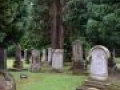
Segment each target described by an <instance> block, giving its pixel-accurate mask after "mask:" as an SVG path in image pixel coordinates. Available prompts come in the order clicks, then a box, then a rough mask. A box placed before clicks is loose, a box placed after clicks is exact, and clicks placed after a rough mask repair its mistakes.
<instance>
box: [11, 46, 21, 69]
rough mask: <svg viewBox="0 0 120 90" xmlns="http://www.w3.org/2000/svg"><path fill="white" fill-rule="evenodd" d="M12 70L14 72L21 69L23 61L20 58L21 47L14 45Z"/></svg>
mask: <svg viewBox="0 0 120 90" xmlns="http://www.w3.org/2000/svg"><path fill="white" fill-rule="evenodd" d="M13 68H14V69H16V70H22V69H23V61H22V56H21V45H20V44H17V45H16V52H15V61H14V62H13Z"/></svg>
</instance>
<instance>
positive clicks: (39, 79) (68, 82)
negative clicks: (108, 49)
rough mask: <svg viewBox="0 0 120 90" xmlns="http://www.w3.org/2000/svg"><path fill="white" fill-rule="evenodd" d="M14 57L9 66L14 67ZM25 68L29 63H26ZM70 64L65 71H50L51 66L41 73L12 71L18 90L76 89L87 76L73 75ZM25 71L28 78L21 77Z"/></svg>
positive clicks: (119, 61)
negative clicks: (69, 69)
mask: <svg viewBox="0 0 120 90" xmlns="http://www.w3.org/2000/svg"><path fill="white" fill-rule="evenodd" d="M116 62H117V65H118V66H120V58H117V59H116ZM12 64H13V62H12V59H11V60H8V64H7V66H8V68H12ZM24 67H25V68H29V65H26V64H24ZM68 68H69V66H68V65H67V66H66V67H65V70H64V72H63V73H53V72H49V70H50V68H45V69H44V70H42V72H40V73H31V72H29V71H27V70H26V71H22V72H11V73H12V74H13V76H14V77H15V80H16V83H17V90H76V87H77V86H78V85H81V84H82V83H83V82H84V80H85V79H86V76H82V75H78V76H75V75H72V74H71V72H69V71H68ZM21 73H25V74H27V75H28V79H20V74H21Z"/></svg>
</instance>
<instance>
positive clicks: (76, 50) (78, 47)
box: [72, 40, 85, 73]
mask: <svg viewBox="0 0 120 90" xmlns="http://www.w3.org/2000/svg"><path fill="white" fill-rule="evenodd" d="M72 51H73V55H72V61H73V62H72V69H73V73H80V72H83V71H85V57H84V54H85V51H84V47H83V42H81V41H80V40H75V41H74V42H73V43H72Z"/></svg>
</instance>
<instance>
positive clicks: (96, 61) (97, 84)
mask: <svg viewBox="0 0 120 90" xmlns="http://www.w3.org/2000/svg"><path fill="white" fill-rule="evenodd" d="M88 57H89V58H88V59H89V60H90V62H91V63H90V70H89V80H88V81H87V82H86V83H85V85H84V86H83V88H82V89H77V90H106V89H107V86H106V82H107V79H108V64H107V63H108V59H109V58H110V52H109V50H108V49H107V48H106V47H104V46H102V45H97V46H95V47H93V48H92V49H91V50H90V52H89V56H88Z"/></svg>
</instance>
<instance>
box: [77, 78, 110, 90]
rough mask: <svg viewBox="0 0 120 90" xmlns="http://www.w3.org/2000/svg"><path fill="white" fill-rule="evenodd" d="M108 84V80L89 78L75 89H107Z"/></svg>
mask: <svg viewBox="0 0 120 90" xmlns="http://www.w3.org/2000/svg"><path fill="white" fill-rule="evenodd" d="M109 85H110V84H109V83H108V82H101V81H95V80H89V81H85V83H84V85H83V86H82V87H78V88H77V89H76V90H109V88H108V87H109Z"/></svg>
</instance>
